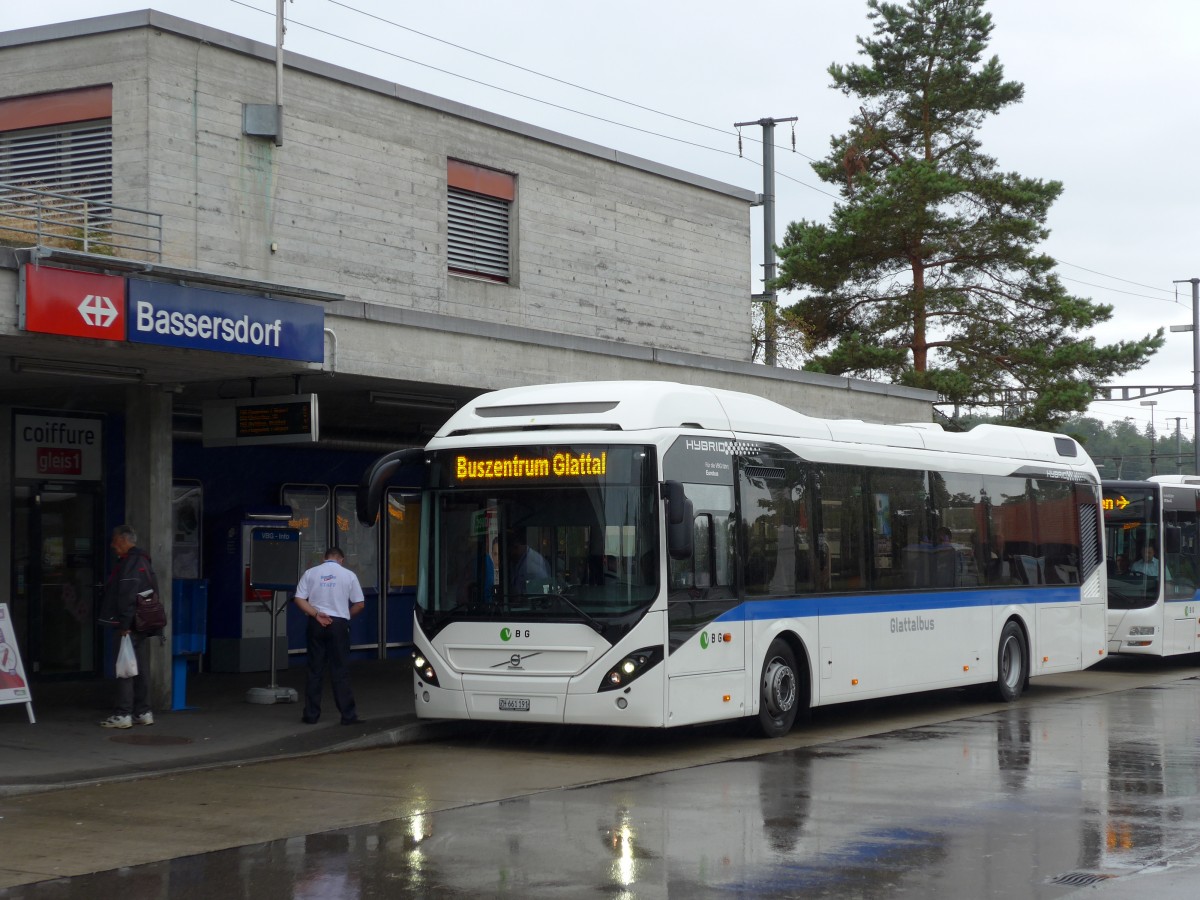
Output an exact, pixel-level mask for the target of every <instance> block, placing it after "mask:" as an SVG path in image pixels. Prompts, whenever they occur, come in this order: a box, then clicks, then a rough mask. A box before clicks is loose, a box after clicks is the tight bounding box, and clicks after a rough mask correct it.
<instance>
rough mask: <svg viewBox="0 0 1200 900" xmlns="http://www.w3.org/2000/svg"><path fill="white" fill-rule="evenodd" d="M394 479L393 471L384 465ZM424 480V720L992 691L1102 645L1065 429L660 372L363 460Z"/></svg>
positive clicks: (1092, 496)
mask: <svg viewBox="0 0 1200 900" xmlns="http://www.w3.org/2000/svg"><path fill="white" fill-rule="evenodd" d="M402 476H403V477H402ZM393 479H395V480H396V481H397V483H404V484H407V485H413V486H417V485H419V486H420V488H421V490H422V500H421V504H420V505H421V545H422V546H421V551H420V563H419V576H418V588H417V601H416V612H415V628H414V644H415V652H414V665H415V685H416V689H415V690H416V708H417V712H418V714H419V715H420V716H423V717H433V718H459V719H480V720H501V721H522V722H566V723H592V724H602V725H629V726H659V727H662V726H675V725H686V724H692V723H700V722H713V721H719V720H723V719H734V718H739V717H748V718H750V717H753V718H752V721H753V719H756V720H757V723H758V725H759V727H761V730H762V731H763V732H764V733H765V734H767V735H771V736H775V735H782V734H785V733H786V732H787V731H788V730H789V729H790V728H791V726H792V724H793V722H794V721H795V719H796V716H797V713H798V712H801V711H803V710H805V709H807V708H809V707H815V706H821V705H825V704H830V703H840V702H845V701H850V700H860V699H865V698H870V697H882V696H887V695H894V694H902V693H907V692H912V691H924V690H931V689H937V688H950V687H956V686H965V685H976V684H988V683H991V684H994V685H995V687H996V690H997V693H998V694H999V696H1000V697H1001V698H1003V699H1007V700H1011V699H1014V698H1016V697H1017V696H1019V695H1020V694H1021V692H1022V691H1023V690H1024V688H1025V686H1026V683H1027V681H1028V678H1029V677H1030V675H1041V674H1046V673H1051V672H1064V671H1072V670H1078V669H1082V668H1085V667H1087V666H1090V665H1092V664H1093V663H1095V662H1096V661H1098V660H1099V659H1101V658H1102V657H1103V656H1104V655H1105V653H1106V642H1105V571H1104V567H1103V565H1102V560H1103V558H1104V553H1103V548H1102V544H1101V540H1102V535H1101V530H1100V521H1101V518H1100V490H1099V476H1098V475H1097V472H1096V469H1095V467H1094V466H1093V464H1092V462H1091V460H1089V459H1088V457H1087V456H1086V455H1085V454H1084V452H1083V451H1082V449H1081V448H1080V447H1079V446H1078V445H1077V444H1076V443H1075V441H1073V440H1071V439H1070V438H1066V437H1059V436H1055V435H1052V434H1044V433H1038V432H1033V431H1024V430H1019V429H1014V428H1007V427H999V426H980V427H977V428H975V429H974V430H972V431H971V432H970V433H967V434H950V433H946V432H944V431H943V430H942V429H941V428H940V427H938V426H936V425H932V424H918V425H902V426H901V425H871V424H865V423H863V422H860V421H849V420H826V419H818V418H812V417H809V416H805V415H802V414H800V413H797V412H795V411H793V410H791V409H788V408H785V407H783V406H780V405H779V404H776V403H773V402H771V401H768V400H764V399H761V398H759V397H754V396H750V395H747V394H740V393H733V392H729V391H721V390H711V389H708V388H702V387H693V386H688V385H681V384H669V383H658V382H597V383H580V384H557V385H543V386H535V387H525V388H513V389H509V390H503V391H497V392H494V393H489V394H485V395H483V396H480V397H478V398H477V399H475V400H474V401H472V402H471V403H470V404H468V405H467V406H466V407H464V408H463V409H461V410H460V411H458V412H457V413H456V414H454V415H453V416H452V417H451V418H450V420H449V421H447V422H446V423H445V425H443V426H442V428H441V429H440V431H439V432H438V433H437V435H436V436H435V437H434V438H433V440H432V441H430V443H429V444H428V446H427V447H425V448H424V449H423V450H405V451H397V452H396V453H393V454H389V455H388V456H385V457H383V458H382V459H380V460H379V461H378V462H377V463H376V464H375V465H374V466H373V467H372V468H371V469H370V470H368V472H367V473H366V474H364V477H363V483H362V485H361V486H360V491H359V516H360V518H362V519H363V520H364V521H374V520H375V518H376V516H377V514H378V510H379V501H380V497H381V496H382V493H383V489H384V487H385V485H386V484H387V483H388V482H389V480H393Z"/></svg>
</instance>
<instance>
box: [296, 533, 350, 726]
mask: <svg viewBox="0 0 1200 900" xmlns="http://www.w3.org/2000/svg"><path fill="white" fill-rule="evenodd" d="M345 560H346V557H345V555H344V554H343V553H342V551H341V550H340V549H338V548H337V547H330V548H329V549H328V550H326V551H325V562H323V563H321V564H320V565H319V566H313V567H312V568H311V569H309V570H308V571H307V572H305V573H304V574H303V575H301V576H300V583H299V584H297V585H296V596H295V600H296V606H298V607H300V609H301V610H303V611H304V614H305V615H306V616H308V635H307V637H308V683H307V685H306V688H305V692H304V716H303V718H302V719H301V721H302V722H304V723H305V724H308V725H315V724H316V722H317V720H318V719H320V718H321V691H322V688H323V687H324V682H325V666H326V664H327V663H328V666H329V679H330V681H331V682H332V685H333V702H334V703H336V704H337V708H338V712H340V713H341V714H342V724H343V725H354V724H355V723H357V722H360V721H361V719H359V717H358V712H357V711H356V710H355V707H354V692H353V691H352V690H351V689H350V620H351V619H352V618H354V616H357V615H358V614H359V613H360V612H362V611H363V602H364V601H363V592H362V585H360V584H359V583H358V576H357V575H355V574H354V573H353V572H351V571H350V570H349V569H347V568H346V567H345V566H344V565H343V563H344V562H345Z"/></svg>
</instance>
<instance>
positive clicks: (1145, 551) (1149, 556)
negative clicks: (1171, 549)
mask: <svg viewBox="0 0 1200 900" xmlns="http://www.w3.org/2000/svg"><path fill="white" fill-rule="evenodd" d="M1129 571H1130V572H1132V573H1133V574H1134V575H1144V576H1146V577H1147V578H1157V577H1158V574H1159V573H1158V556H1157V554H1156V553H1155V552H1154V545H1153V544H1147V545H1146V546H1145V547H1143V548H1142V558H1141V559H1139V560H1137V561H1136V562H1135V563H1134V564H1133V565H1132V566H1130V567H1129ZM1166 577H1167V581H1170V580H1171V573H1170V572H1167V573H1166Z"/></svg>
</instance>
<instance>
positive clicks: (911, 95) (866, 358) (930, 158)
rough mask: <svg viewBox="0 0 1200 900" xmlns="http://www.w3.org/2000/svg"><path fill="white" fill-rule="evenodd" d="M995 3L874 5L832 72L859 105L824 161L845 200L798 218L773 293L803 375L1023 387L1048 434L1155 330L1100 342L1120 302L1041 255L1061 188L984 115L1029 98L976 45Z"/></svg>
mask: <svg viewBox="0 0 1200 900" xmlns="http://www.w3.org/2000/svg"><path fill="white" fill-rule="evenodd" d="M984 5H985V4H984V0H909V2H908V3H907V4H904V5H900V4H893V3H884V2H880V0H868V2H867V6H868V8H869V11H868V19H869V20H870V21H872V22H873V23H874V33H873V35H872V36H871V37H869V38H861V37H860V38H859V39H858V43H859V46H860V47H861V52H862V55H864V56H865V57H866V62H863V63H853V64H851V65H847V66H842V65H838V64H834V65H832V66H830V68H829V74H830V76H831V77H832V79H833V86H834V87H836V88H838V89H839V90H841V91H842V93H844V94H845V95H847V96H848V97H852V98H856V99H857V100H858V101H859V104H860V105H859V112H858V114H857V115H855V116H853V117H852V119H851V122H850V129H849V131H847V132H846V133H845V134H843V135H840V136H834V137H833V138H832V139H831V141H830V144H831V152H830V154H829V156H828V157H826V158H825V159H824V160H822V161H820V162H817V163H814V164H813V168H814V169H815V170H816V172H817V174H818V176H819V177H820V178H821V179H822V180H823V181H825V182H828V183H829V184H833V185H837V186H838V187H839V188H840V191H841V194H842V201H841V202H839V203H838V204H837V205H836V207H835V209H834V211H833V213H832V216H831V218H830V221H829V223H828V224H820V223H817V222H809V221H799V222H794V223H792V224H791V225H790V226H788V229H787V232H786V235H785V237H784V240H783V243H782V245H781V246H780V247H779V255H780V268H779V277H778V278H777V279H776V281H775V287H776V288H778V289H783V290H796V291H803V292H805V296H804V297H803V299H801V300H800V301H799V302H797V303H796V304H795V305H793V306H790V307H788V308H786V309H785V310H783V311H782V319H783V321H784V323H785V325H786V326H787V327H790V328H794V329H796V331H797V332H798V333H799V335H800V338H801V343H802V346H803V348H804V351H805V355H806V356H807V360H806V363H805V368H807V369H810V370H813V371H820V372H827V373H829V374H837V375H853V376H858V377H865V378H876V379H880V380H890V381H893V382H896V383H901V384H906V385H910V386H914V387H922V388H929V389H932V390H935V391H938V392H939V393H940V394H941V395H942V396H943V397H944V398H945V399H946V400H947V401H948V402H950V403H954V404H956V406H957V405H958V404H963V405H968V406H969V405H971V404H972V403H973V402H977V401H978V400H979V398H981V397H985V396H1002V395H1003V394H1004V393H1005V392H1006V391H1009V392H1011V391H1013V390H1014V389H1016V390H1017V391H1019V392H1021V394H1022V395H1023V396H1029V397H1031V398H1032V399H1031V402H1029V403H1028V405H1026V406H1025V407H1024V408H1023V412H1022V414H1021V415H1020V417H1019V421H1020V422H1021V423H1023V424H1029V425H1043V426H1053V425H1056V424H1058V423H1059V422H1061V421H1062V419H1063V418H1064V417H1065V416H1066V415H1068V414H1069V413H1071V412H1077V411H1082V410H1084V409H1085V408H1086V407H1087V405H1088V403H1089V402H1090V401H1091V399H1092V397H1093V396H1094V394H1093V388H1094V387H1095V386H1096V385H1099V384H1103V383H1105V382H1107V381H1108V380H1110V379H1112V378H1113V377H1114V376H1118V375H1122V374H1124V373H1126V372H1129V371H1131V370H1134V369H1136V368H1138V367H1140V366H1141V365H1143V364H1144V363H1145V362H1146V360H1147V359H1148V358H1149V357H1150V356H1151V355H1153V353H1154V352H1155V351H1156V350H1157V349H1158V348H1159V347H1161V346H1162V343H1163V335H1162V330H1161V329H1159V331H1158V332H1157V333H1156V334H1153V335H1148V336H1146V337H1143V338H1141V339H1135V340H1129V341H1121V342H1119V343H1116V344H1109V345H1098V344H1097V343H1096V341H1095V339H1094V338H1092V337H1089V336H1086V335H1084V334H1083V332H1085V331H1086V330H1087V329H1090V328H1092V327H1093V326H1095V325H1097V324H1099V323H1101V322H1105V321H1107V320H1108V319H1110V318H1111V316H1112V307H1111V306H1108V305H1105V304H1100V303H1094V302H1092V301H1091V300H1088V299H1086V298H1083V297H1075V296H1072V295H1070V294H1069V293H1068V292H1067V291H1066V289H1065V288H1064V287H1063V285H1062V283H1061V281H1060V280H1059V278H1058V277H1057V276H1056V275H1055V273H1054V266H1055V261H1054V260H1053V259H1052V258H1051V257H1050V256H1048V255H1046V254H1044V253H1041V252H1039V251H1038V249H1037V246H1038V244H1039V243H1040V242H1042V241H1044V240H1045V239H1046V238H1047V237H1048V235H1049V232H1048V230H1047V228H1046V216H1047V213H1048V211H1049V209H1050V206H1051V204H1053V203H1054V201H1055V200H1056V199H1057V198H1058V197H1059V195H1060V194H1061V192H1062V183H1061V182H1058V181H1041V180H1038V179H1034V178H1025V177H1022V176H1021V175H1018V174H1015V173H1008V172H1002V171H999V170H998V167H997V162H996V160H995V159H994V158H992V157H990V156H987V155H986V154H985V153H983V152H982V150H981V142H980V140H979V137H978V133H979V130H980V127H981V126H982V124H983V122H984V120H985V119H986V118H987V117H988V116H990V115H993V114H995V113H997V112H999V111H1000V110H1001V109H1003V108H1004V107H1006V106H1009V105H1011V104H1014V103H1018V102H1020V100H1021V99H1022V96H1023V93H1024V87H1023V86H1022V85H1021V84H1019V83H1017V82H1014V81H1006V80H1005V79H1004V70H1003V67H1002V66H1001V64H1000V61H999V59H998V58H997V57H995V56H992V57H991V58H990V59H988V60H987V61H986V62H985V61H983V54H984V51H985V49H986V47H987V45H988V40H989V37H990V35H991V32H992V19H991V16H990V15H989V14H988V13H986V12H984V9H983V8H984Z"/></svg>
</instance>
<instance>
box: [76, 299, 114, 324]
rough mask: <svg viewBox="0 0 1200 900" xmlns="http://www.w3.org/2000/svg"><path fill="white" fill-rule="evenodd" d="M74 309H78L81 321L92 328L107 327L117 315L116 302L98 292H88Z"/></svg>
mask: <svg viewBox="0 0 1200 900" xmlns="http://www.w3.org/2000/svg"><path fill="white" fill-rule="evenodd" d="M76 309H78V310H79V315H81V316H82V317H83V321H84V322H86V323H87V324H88V325H91V326H92V327H93V328H107V327H108V326H109V325H111V324H112V322H113V319H115V318H116V317H117V306H116V304H115V303H113V302H112V300H111V299H109V298H108V297H101V296H100V295H99V294H88V295H87V296H86V297H84V298H83V302H82V303H80V304H79V306H77V307H76Z"/></svg>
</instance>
